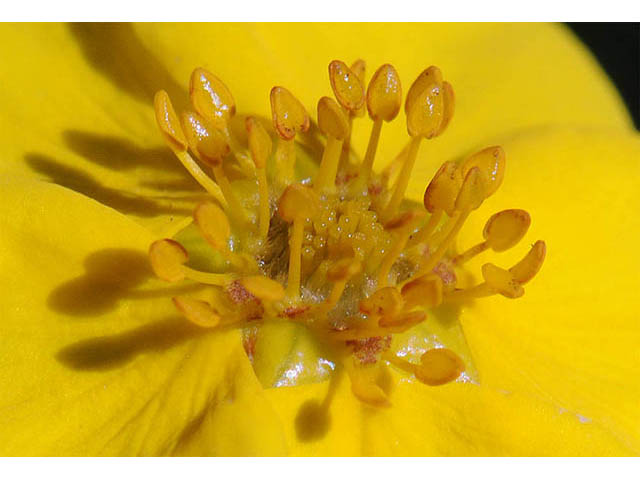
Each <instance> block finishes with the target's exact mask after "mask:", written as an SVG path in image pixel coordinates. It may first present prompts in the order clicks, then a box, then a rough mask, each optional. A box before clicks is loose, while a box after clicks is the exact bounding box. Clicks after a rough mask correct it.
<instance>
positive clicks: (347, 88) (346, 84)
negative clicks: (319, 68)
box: [329, 60, 364, 113]
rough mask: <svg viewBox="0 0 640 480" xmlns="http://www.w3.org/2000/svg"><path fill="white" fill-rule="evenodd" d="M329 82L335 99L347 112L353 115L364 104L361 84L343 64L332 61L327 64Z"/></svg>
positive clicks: (338, 61) (356, 76)
mask: <svg viewBox="0 0 640 480" xmlns="http://www.w3.org/2000/svg"><path fill="white" fill-rule="evenodd" d="M329 80H330V81H331V88H332V89H333V93H334V95H335V96H336V99H337V100H338V102H339V103H340V105H342V107H344V108H345V109H346V110H348V111H349V112H352V113H355V112H357V111H358V109H360V108H361V107H362V105H363V104H364V87H363V85H362V82H361V81H360V79H359V78H358V75H356V74H355V73H354V72H353V71H352V70H351V69H350V68H349V67H347V65H346V64H345V63H344V62H341V61H340V60H334V61H333V62H331V63H330V64H329Z"/></svg>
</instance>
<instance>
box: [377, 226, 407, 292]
mask: <svg viewBox="0 0 640 480" xmlns="http://www.w3.org/2000/svg"><path fill="white" fill-rule="evenodd" d="M409 235H411V230H410V229H403V230H402V231H400V232H399V233H398V236H397V237H396V239H395V241H394V242H393V244H392V245H391V249H390V250H389V251H388V252H387V254H386V255H385V256H384V258H383V260H382V264H381V265H380V270H379V272H378V288H380V287H386V286H388V285H389V272H390V271H391V267H392V266H393V264H394V262H395V261H396V259H397V258H398V256H399V255H400V254H401V253H402V251H403V250H404V247H405V246H406V245H407V240H409Z"/></svg>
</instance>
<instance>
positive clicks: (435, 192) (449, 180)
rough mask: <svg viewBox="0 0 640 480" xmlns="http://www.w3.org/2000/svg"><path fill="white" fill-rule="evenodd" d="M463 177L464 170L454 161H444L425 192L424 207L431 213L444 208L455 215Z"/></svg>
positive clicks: (448, 213)
mask: <svg viewBox="0 0 640 480" xmlns="http://www.w3.org/2000/svg"><path fill="white" fill-rule="evenodd" d="M463 179H464V177H463V176H462V172H461V171H460V169H459V168H458V167H457V166H456V164H455V163H454V162H445V163H443V164H442V166H441V167H440V169H439V170H438V171H437V172H436V174H435V175H434V177H433V179H432V180H431V182H430V183H429V186H428V187H427V189H426V190H425V192H424V207H425V208H426V209H427V210H428V211H429V212H430V213H434V212H436V211H438V210H444V211H445V212H446V213H447V215H449V216H453V212H454V210H455V206H456V198H457V197H458V193H459V192H460V187H462V182H463Z"/></svg>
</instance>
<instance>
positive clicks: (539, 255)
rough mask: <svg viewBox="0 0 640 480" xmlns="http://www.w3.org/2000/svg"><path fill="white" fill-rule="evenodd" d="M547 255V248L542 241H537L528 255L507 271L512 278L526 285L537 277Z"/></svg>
mask: <svg viewBox="0 0 640 480" xmlns="http://www.w3.org/2000/svg"><path fill="white" fill-rule="evenodd" d="M546 255H547V246H546V244H545V243H544V242H543V241H542V240H538V241H537V242H536V243H534V244H533V246H532V247H531V250H529V253H527V255H526V256H525V257H524V258H523V259H522V260H520V261H519V262H518V263H517V264H516V265H514V266H513V267H511V268H510V269H509V271H510V272H511V273H512V274H513V277H514V278H515V279H516V280H517V281H518V282H520V283H521V284H522V285H524V284H525V283H528V282H529V281H530V280H531V279H532V278H533V277H535V276H536V275H537V273H538V272H539V271H540V268H542V264H543V263H544V258H545V256H546Z"/></svg>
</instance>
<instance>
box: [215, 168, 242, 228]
mask: <svg viewBox="0 0 640 480" xmlns="http://www.w3.org/2000/svg"><path fill="white" fill-rule="evenodd" d="M213 174H214V175H215V177H216V181H217V182H218V185H219V186H220V190H221V191H222V194H223V195H224V198H225V200H226V201H227V203H228V205H229V208H227V212H228V213H229V216H230V217H231V218H233V219H234V220H235V222H236V223H237V224H239V225H242V224H244V223H246V222H247V221H248V219H247V214H246V212H245V211H244V208H242V205H241V204H240V201H239V200H238V197H236V194H235V193H233V190H232V189H231V184H230V183H229V179H228V178H227V175H226V174H225V173H224V169H223V168H222V165H217V166H215V167H213Z"/></svg>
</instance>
